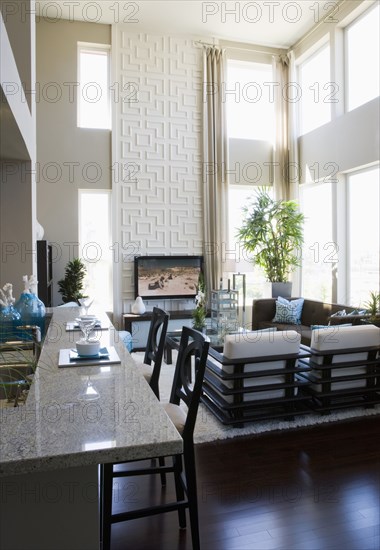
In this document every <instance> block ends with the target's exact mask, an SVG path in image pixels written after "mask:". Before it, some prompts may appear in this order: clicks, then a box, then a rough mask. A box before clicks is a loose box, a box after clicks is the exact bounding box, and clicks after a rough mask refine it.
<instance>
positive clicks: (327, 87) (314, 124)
mask: <svg viewBox="0 0 380 550" xmlns="http://www.w3.org/2000/svg"><path fill="white" fill-rule="evenodd" d="M298 77H299V84H300V90H299V96H300V102H299V106H300V133H301V135H303V134H306V133H307V132H311V130H314V129H315V128H318V127H319V126H322V125H323V124H326V123H327V122H330V120H331V103H332V102H333V101H334V100H335V97H334V96H335V94H336V92H337V89H336V84H334V83H333V82H331V77H330V48H329V46H328V45H327V44H326V45H325V46H323V47H322V48H320V49H319V50H318V51H317V52H316V53H315V54H314V55H312V56H310V57H309V58H308V59H307V60H306V61H304V62H303V63H301V64H300V66H299V68H298Z"/></svg>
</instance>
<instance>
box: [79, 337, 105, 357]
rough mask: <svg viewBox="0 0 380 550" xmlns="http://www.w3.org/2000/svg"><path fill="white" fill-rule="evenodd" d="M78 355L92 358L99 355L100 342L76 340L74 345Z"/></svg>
mask: <svg viewBox="0 0 380 550" xmlns="http://www.w3.org/2000/svg"><path fill="white" fill-rule="evenodd" d="M76 347H77V352H78V355H81V356H82V357H92V356H94V355H97V354H98V353H99V349H100V342H99V340H93V341H91V342H88V341H86V340H78V342H77V343H76Z"/></svg>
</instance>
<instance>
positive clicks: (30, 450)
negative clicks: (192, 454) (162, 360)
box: [0, 308, 182, 476]
mask: <svg viewBox="0 0 380 550" xmlns="http://www.w3.org/2000/svg"><path fill="white" fill-rule="evenodd" d="M78 313H79V308H55V309H54V313H53V318H52V320H51V322H50V325H49V329H48V332H47V335H46V338H45V341H44V346H43V348H42V352H41V356H40V360H39V363H38V367H37V370H36V373H35V375H34V381H33V384H32V387H31V389H30V391H29V395H28V398H27V401H26V403H25V405H22V406H20V407H18V408H5V409H0V434H1V440H0V475H3V476H4V475H14V474H22V473H30V472H33V471H42V470H51V469H60V468H68V467H75V466H85V465H94V464H100V463H106V462H117V461H122V460H133V459H139V458H151V457H154V456H157V455H159V454H163V455H164V454H167V455H169V454H175V453H180V452H181V451H182V438H181V436H180V435H179V434H178V432H177V430H176V429H175V427H174V426H173V424H172V423H171V421H170V419H169V418H168V416H167V415H166V413H165V411H164V409H163V407H162V406H161V404H160V403H159V401H158V400H157V399H156V397H155V395H154V394H153V392H152V391H151V389H150V387H149V385H148V384H147V382H146V381H145V379H144V377H143V376H142V374H141V372H140V370H139V368H138V366H137V365H136V364H135V362H134V360H133V358H132V356H131V355H130V354H129V352H128V351H127V350H126V349H125V347H124V345H123V343H122V342H121V341H119V338H118V332H117V331H116V330H115V329H114V327H113V326H112V324H111V323H110V324H109V329H108V330H102V331H99V332H98V334H99V336H100V338H101V345H102V346H108V347H109V346H114V347H115V349H116V351H117V353H118V355H119V357H120V359H121V364H117V365H109V366H95V365H93V366H79V367H69V368H59V367H58V356H59V350H60V349H69V348H73V347H75V341H76V340H77V339H78V338H79V336H80V333H78V332H67V331H66V322H67V321H72V320H74V319H75V317H76V316H78ZM103 315H105V314H103ZM104 320H105V321H107V320H108V317H106V316H105V318H104ZM89 376H90V380H91V382H92V383H93V384H94V386H95V387H96V389H97V391H98V393H99V394H100V397H99V399H97V400H95V401H83V400H82V399H81V398H80V394H81V392H83V391H84V389H85V387H86V383H87V381H88V377H89Z"/></svg>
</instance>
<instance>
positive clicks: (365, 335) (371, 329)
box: [310, 325, 380, 364]
mask: <svg viewBox="0 0 380 550" xmlns="http://www.w3.org/2000/svg"><path fill="white" fill-rule="evenodd" d="M378 345H380V328H377V327H375V326H374V325H364V326H348V327H342V326H341V325H336V326H332V327H326V328H323V329H316V330H313V331H312V335H311V344H310V347H311V349H312V351H313V350H315V351H317V352H318V351H334V350H342V349H343V350H344V349H352V350H355V349H358V351H357V352H355V351H353V352H352V353H348V354H347V353H344V354H336V355H334V356H333V359H332V363H335V364H336V363H343V362H345V361H361V360H365V359H366V357H367V353H366V352H364V351H360V348H366V347H371V346H378ZM312 360H313V361H314V362H315V363H318V364H322V362H323V357H321V356H318V355H314V354H313V355H312Z"/></svg>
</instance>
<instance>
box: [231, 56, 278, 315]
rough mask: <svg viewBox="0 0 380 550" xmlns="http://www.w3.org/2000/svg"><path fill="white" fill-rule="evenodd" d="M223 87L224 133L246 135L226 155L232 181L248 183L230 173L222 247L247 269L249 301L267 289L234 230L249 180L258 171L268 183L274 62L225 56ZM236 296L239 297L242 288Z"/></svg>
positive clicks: (250, 188) (250, 190)
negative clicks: (225, 238)
mask: <svg viewBox="0 0 380 550" xmlns="http://www.w3.org/2000/svg"><path fill="white" fill-rule="evenodd" d="M224 92H225V101H226V112H227V133H228V138H230V139H231V138H232V139H240V140H245V144H244V145H242V144H239V151H238V152H237V151H236V150H234V154H237V158H236V159H234V158H231V157H232V155H230V170H231V171H232V170H239V178H237V177H236V176H235V181H237V179H239V180H241V181H246V182H248V183H246V184H245V185H239V184H237V183H232V182H233V177H231V178H230V186H229V193H228V208H229V219H228V230H229V242H228V245H227V246H226V250H227V254H226V257H227V258H228V259H230V260H235V261H236V265H235V268H234V269H235V272H237V271H241V272H245V273H246V285H247V294H246V304H250V303H252V299H254V298H260V297H262V296H264V295H265V294H266V285H267V282H266V279H265V276H264V273H263V271H262V270H261V268H258V267H254V268H253V267H252V263H251V262H249V261H245V260H246V259H247V257H248V255H247V253H246V252H244V251H242V250H241V247H240V245H239V242H238V241H237V238H236V233H237V230H238V228H240V227H241V225H242V220H243V210H242V209H243V206H246V205H247V204H249V203H250V202H252V200H253V197H254V195H255V186H254V185H253V182H254V181H255V182H256V181H257V182H259V180H261V175H262V176H263V179H264V180H266V181H265V183H264V185H265V184H266V183H268V184H269V183H270V182H271V179H270V178H271V172H270V168H269V165H270V163H271V161H272V148H273V144H274V136H275V109H274V97H273V92H274V87H273V70H272V65H271V64H270V63H256V62H247V61H238V60H229V62H228V65H227V84H226V86H225V90H224ZM253 140H254V141H255V142H256V143H254V142H253ZM257 141H261V142H263V147H262V148H261V147H260V146H259V149H260V151H259V152H258V148H257V145H258V144H257ZM230 153H231V149H230ZM266 174H267V177H266ZM256 185H259V183H256ZM267 191H268V192H269V193H270V194H271V193H272V188H271V187H267ZM251 199H252V200H251ZM227 264H228V262H227ZM227 264H226V269H227ZM230 273H232V272H230ZM268 288H269V285H268ZM238 290H241V289H238ZM239 299H240V301H241V300H242V293H241V292H240V293H239ZM240 305H241V304H240Z"/></svg>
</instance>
